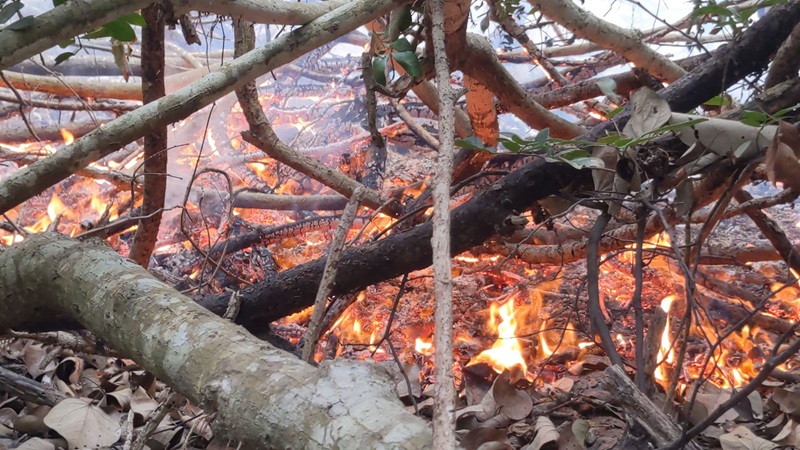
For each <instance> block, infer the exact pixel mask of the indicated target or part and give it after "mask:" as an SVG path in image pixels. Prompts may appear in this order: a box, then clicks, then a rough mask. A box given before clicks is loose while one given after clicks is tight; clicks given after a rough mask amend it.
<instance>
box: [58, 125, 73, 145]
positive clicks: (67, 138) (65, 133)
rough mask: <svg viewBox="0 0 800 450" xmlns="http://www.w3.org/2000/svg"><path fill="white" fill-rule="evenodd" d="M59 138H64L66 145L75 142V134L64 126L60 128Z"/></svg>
mask: <svg viewBox="0 0 800 450" xmlns="http://www.w3.org/2000/svg"><path fill="white" fill-rule="evenodd" d="M61 138H62V139H64V144H66V145H69V144H72V143H73V142H75V136H74V135H73V134H72V133H70V132H69V131H68V130H66V129H64V128H62V129H61Z"/></svg>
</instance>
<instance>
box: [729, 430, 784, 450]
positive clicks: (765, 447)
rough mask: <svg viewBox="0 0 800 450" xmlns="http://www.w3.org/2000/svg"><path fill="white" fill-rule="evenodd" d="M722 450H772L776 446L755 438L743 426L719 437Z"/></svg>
mask: <svg viewBox="0 0 800 450" xmlns="http://www.w3.org/2000/svg"><path fill="white" fill-rule="evenodd" d="M719 443H720V445H722V450H772V449H774V448H776V447H778V445H777V444H775V443H773V442H770V441H768V440H766V439H764V438H761V437H758V436H756V435H755V434H754V433H753V432H752V431H750V430H749V429H747V427H744V426H741V425H740V426H738V427H736V428H734V429H733V430H731V431H730V433H725V434H723V435H722V436H720V437H719Z"/></svg>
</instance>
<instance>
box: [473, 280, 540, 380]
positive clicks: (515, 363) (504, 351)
mask: <svg viewBox="0 0 800 450" xmlns="http://www.w3.org/2000/svg"><path fill="white" fill-rule="evenodd" d="M515 299H516V296H512V297H511V298H510V299H508V301H506V302H505V303H503V304H502V305H500V306H498V305H496V304H492V305H491V307H490V314H491V315H490V321H489V326H490V327H491V328H496V329H497V340H496V341H495V342H494V344H493V345H492V348H490V349H489V350H485V351H483V352H481V353H480V354H478V356H476V357H475V358H473V359H472V362H471V364H473V363H479V362H483V363H486V364H488V365H489V366H491V367H492V368H493V369H494V370H495V371H497V372H502V371H503V370H505V369H510V368H513V367H519V368H520V369H522V371H523V372H527V370H528V365H527V364H526V363H525V358H524V357H523V356H522V342H520V340H519V339H517V337H516V332H517V318H516V315H517V310H516V308H515V305H514V300H515ZM498 316H499V318H500V321H499V322H498V323H495V321H496V318H497V317H498Z"/></svg>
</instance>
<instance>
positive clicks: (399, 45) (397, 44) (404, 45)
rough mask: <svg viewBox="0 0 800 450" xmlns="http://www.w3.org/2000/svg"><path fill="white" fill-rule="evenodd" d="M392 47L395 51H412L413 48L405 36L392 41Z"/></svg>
mask: <svg viewBox="0 0 800 450" xmlns="http://www.w3.org/2000/svg"><path fill="white" fill-rule="evenodd" d="M392 48H393V49H394V51H396V52H413V51H414V48H413V47H411V43H410V42H408V40H407V39H406V38H400V39H398V40H396V41H394V42H392Z"/></svg>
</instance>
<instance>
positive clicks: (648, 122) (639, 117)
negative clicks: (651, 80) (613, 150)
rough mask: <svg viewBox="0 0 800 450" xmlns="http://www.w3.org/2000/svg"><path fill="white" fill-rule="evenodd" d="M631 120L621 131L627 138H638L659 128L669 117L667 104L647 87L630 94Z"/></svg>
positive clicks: (669, 111)
mask: <svg viewBox="0 0 800 450" xmlns="http://www.w3.org/2000/svg"><path fill="white" fill-rule="evenodd" d="M631 106H632V108H631V119H630V120H629V121H628V123H627V124H625V128H623V129H622V134H624V135H625V136H627V137H629V138H639V137H642V136H644V135H645V134H647V133H649V132H651V131H653V130H655V129H657V128H659V127H661V126H662V125H664V124H665V123H667V120H669V118H670V116H671V112H672V111H671V109H670V107H669V103H667V101H666V100H664V99H663V98H661V96H659V95H658V94H656V92H655V91H653V90H652V89H650V88H649V87H642V88H639V89H637V90H636V91H635V92H634V93H633V94H631Z"/></svg>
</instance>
